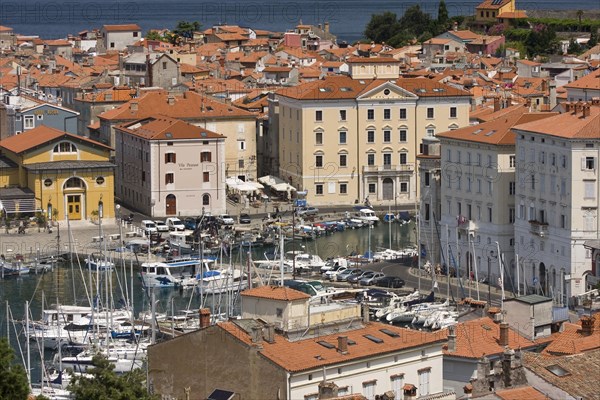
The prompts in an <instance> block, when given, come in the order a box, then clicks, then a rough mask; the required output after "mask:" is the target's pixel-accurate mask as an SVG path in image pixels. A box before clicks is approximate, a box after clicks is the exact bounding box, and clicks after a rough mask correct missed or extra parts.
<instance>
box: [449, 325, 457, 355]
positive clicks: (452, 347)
mask: <svg viewBox="0 0 600 400" xmlns="http://www.w3.org/2000/svg"><path fill="white" fill-rule="evenodd" d="M448 351H449V352H450V353H454V352H455V351H456V325H450V326H449V327H448Z"/></svg>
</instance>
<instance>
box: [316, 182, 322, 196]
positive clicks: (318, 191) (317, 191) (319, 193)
mask: <svg viewBox="0 0 600 400" xmlns="http://www.w3.org/2000/svg"><path fill="white" fill-rule="evenodd" d="M315 193H316V194H317V195H319V196H321V195H323V184H322V183H317V184H316V185H315Z"/></svg>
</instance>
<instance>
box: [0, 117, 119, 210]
mask: <svg viewBox="0 0 600 400" xmlns="http://www.w3.org/2000/svg"><path fill="white" fill-rule="evenodd" d="M111 150H112V149H111V148H110V147H108V146H106V145H104V144H102V143H98V142H95V141H93V140H90V139H87V138H84V137H81V136H77V135H72V134H70V133H66V132H63V131H61V130H58V129H54V128H50V127H48V126H43V125H42V126H38V127H37V128H35V129H31V130H29V131H26V132H24V133H22V134H20V135H16V136H11V137H9V138H7V139H4V140H2V141H0V151H1V154H0V166H1V167H2V168H0V201H1V202H2V208H3V210H4V213H6V215H7V216H8V217H10V218H13V217H14V216H16V215H17V214H18V215H20V216H23V215H27V214H32V213H35V212H43V213H44V214H45V215H46V216H48V215H51V216H52V218H53V219H54V220H65V219H67V217H68V219H69V220H71V221H76V220H86V219H88V220H89V219H96V218H97V217H98V216H101V217H102V218H105V219H106V218H114V164H113V163H111V162H110V151H111Z"/></svg>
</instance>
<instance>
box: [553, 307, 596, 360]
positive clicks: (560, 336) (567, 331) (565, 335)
mask: <svg viewBox="0 0 600 400" xmlns="http://www.w3.org/2000/svg"><path fill="white" fill-rule="evenodd" d="M597 315H598V316H596V317H594V318H592V319H593V321H592V327H593V330H592V333H591V334H590V335H586V334H584V333H583V331H582V329H581V321H579V323H577V324H572V323H569V322H565V323H564V324H563V330H562V332H556V333H554V334H553V335H552V342H551V343H550V344H549V345H548V346H547V347H546V348H545V349H544V351H543V353H544V354H551V355H568V354H578V353H583V352H585V351H589V350H595V349H600V314H597Z"/></svg>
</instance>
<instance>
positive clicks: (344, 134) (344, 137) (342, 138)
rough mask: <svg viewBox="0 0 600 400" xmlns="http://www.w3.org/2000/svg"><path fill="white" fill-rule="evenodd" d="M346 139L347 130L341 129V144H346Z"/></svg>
mask: <svg viewBox="0 0 600 400" xmlns="http://www.w3.org/2000/svg"><path fill="white" fill-rule="evenodd" d="M346 140H347V132H344V131H341V132H340V144H346Z"/></svg>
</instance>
